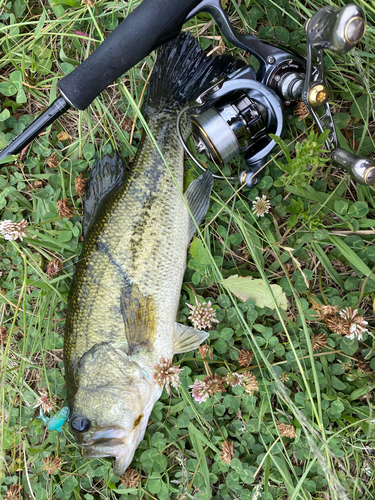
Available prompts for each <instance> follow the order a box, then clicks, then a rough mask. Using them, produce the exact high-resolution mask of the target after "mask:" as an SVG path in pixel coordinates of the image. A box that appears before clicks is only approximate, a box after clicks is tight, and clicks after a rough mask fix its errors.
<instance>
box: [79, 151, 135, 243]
mask: <svg viewBox="0 0 375 500" xmlns="http://www.w3.org/2000/svg"><path fill="white" fill-rule="evenodd" d="M125 166H126V164H125V162H124V160H123V159H122V158H121V157H120V155H119V154H118V153H117V152H115V154H114V156H113V158H111V157H110V156H109V155H105V156H104V158H102V159H101V160H96V161H95V163H94V165H93V166H92V169H91V171H90V175H89V177H88V179H87V181H86V185H85V198H84V209H85V210H84V217H83V234H84V235H85V236H86V235H87V233H88V230H89V228H90V226H91V225H92V223H93V221H94V220H95V218H96V215H97V214H98V213H99V209H100V208H99V207H101V205H102V203H103V201H104V200H105V199H106V198H107V196H109V195H110V194H111V193H112V192H113V191H116V190H117V189H119V188H120V187H121V186H122V185H123V184H124V182H125V179H126V173H125Z"/></svg>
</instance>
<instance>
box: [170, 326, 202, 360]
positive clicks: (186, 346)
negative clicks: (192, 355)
mask: <svg viewBox="0 0 375 500" xmlns="http://www.w3.org/2000/svg"><path fill="white" fill-rule="evenodd" d="M209 335H210V334H209V333H208V332H202V331H201V330H194V328H191V327H190V326H186V325H181V323H176V329H175V334H174V342H173V353H174V354H180V353H182V352H189V351H194V350H195V349H197V348H198V346H199V345H200V344H201V343H202V342H203V341H204V340H206V338H208V337H209Z"/></svg>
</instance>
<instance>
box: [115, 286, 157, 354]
mask: <svg viewBox="0 0 375 500" xmlns="http://www.w3.org/2000/svg"><path fill="white" fill-rule="evenodd" d="M121 314H122V317H123V319H124V326H125V335H126V340H127V342H128V349H127V354H128V355H129V356H132V355H133V354H136V353H137V352H138V351H139V350H140V349H141V347H145V348H146V349H150V348H151V346H152V345H153V343H154V342H155V337H156V308H155V304H154V300H153V298H152V297H150V296H145V295H142V294H141V293H140V291H139V288H138V287H137V286H136V285H133V286H132V285H129V286H126V287H124V288H123V290H122V293H121Z"/></svg>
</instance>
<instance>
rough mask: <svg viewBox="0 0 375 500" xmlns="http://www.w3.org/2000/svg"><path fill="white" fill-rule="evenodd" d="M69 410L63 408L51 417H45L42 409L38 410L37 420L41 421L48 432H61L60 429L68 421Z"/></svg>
mask: <svg viewBox="0 0 375 500" xmlns="http://www.w3.org/2000/svg"><path fill="white" fill-rule="evenodd" d="M69 413H70V410H69V408H68V407H67V406H64V408H62V409H61V410H60V411H58V412H57V413H56V415H53V417H50V418H49V417H46V416H45V415H44V413H43V410H42V408H40V412H39V417H37V418H39V419H40V420H42V421H43V423H44V425H45V426H46V427H47V429H48V430H49V431H58V432H61V431H62V427H63V425H64V424H65V422H66V421H67V420H68V417H69Z"/></svg>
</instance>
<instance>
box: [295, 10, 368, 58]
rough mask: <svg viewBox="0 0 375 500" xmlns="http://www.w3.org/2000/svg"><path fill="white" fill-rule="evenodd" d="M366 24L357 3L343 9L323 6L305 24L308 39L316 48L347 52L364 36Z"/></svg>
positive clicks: (337, 52)
mask: <svg viewBox="0 0 375 500" xmlns="http://www.w3.org/2000/svg"><path fill="white" fill-rule="evenodd" d="M365 30H366V24H365V20H364V17H363V11H362V9H361V8H360V7H358V6H357V5H353V4H350V5H346V6H345V7H343V8H342V9H338V10H337V9H335V8H334V7H331V6H327V7H322V8H321V9H319V10H318V12H316V13H315V14H314V15H313V17H312V18H311V19H309V20H308V21H307V23H306V25H305V32H306V39H307V43H309V44H310V45H311V46H312V47H313V48H315V49H328V50H330V51H332V52H335V53H336V54H345V53H346V52H348V51H349V50H350V49H351V48H353V47H354V45H356V44H357V43H358V42H359V41H360V40H361V39H362V37H363V35H364V34H365Z"/></svg>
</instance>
